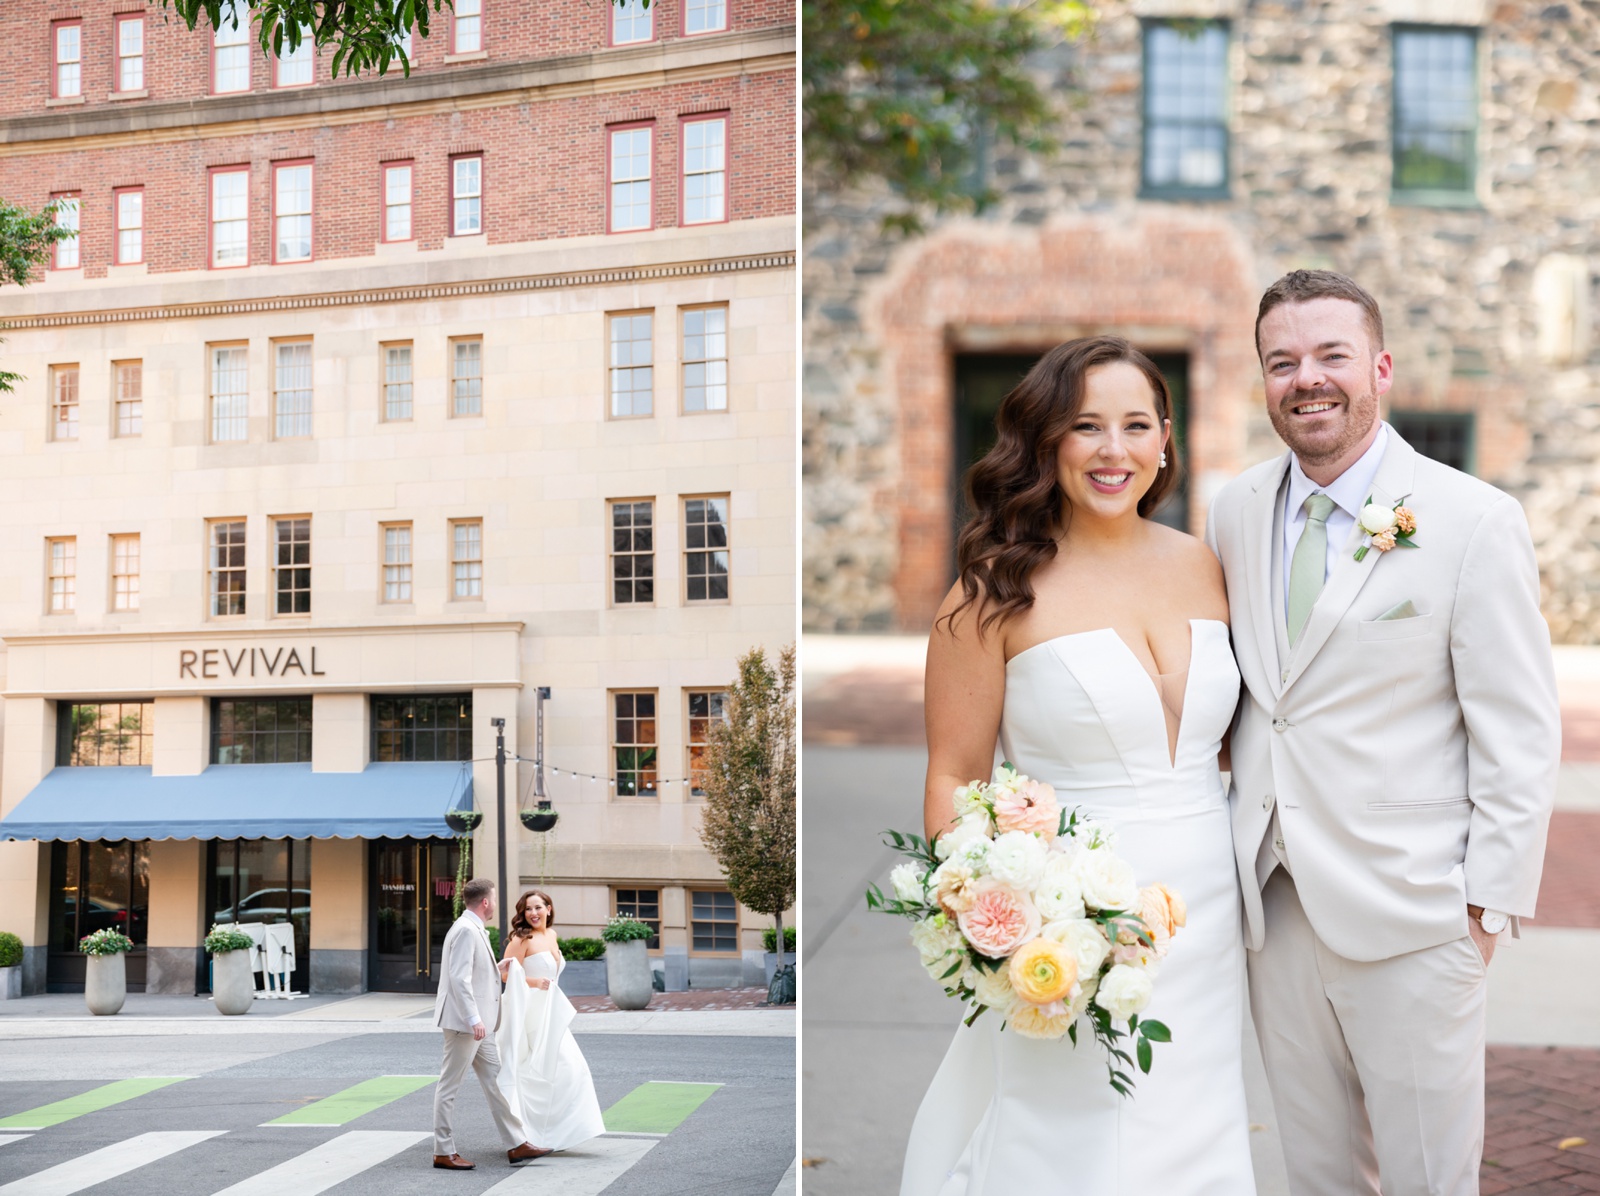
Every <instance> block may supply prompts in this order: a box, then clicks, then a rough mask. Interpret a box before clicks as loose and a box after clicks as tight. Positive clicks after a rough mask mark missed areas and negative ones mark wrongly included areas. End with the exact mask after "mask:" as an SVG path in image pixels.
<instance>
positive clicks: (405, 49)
mask: <svg viewBox="0 0 1600 1196" xmlns="http://www.w3.org/2000/svg"><path fill="white" fill-rule="evenodd" d="M395 45H397V46H399V47H400V52H401V53H402V54H404V55H405V56H406V61H407V62H409V63H411V64H412V65H415V64H416V59H415V58H414V57H413V56H412V52H411V30H410V28H407V29H406V31H405V32H404V33H402V34H401V35H400V40H399V41H397V42H396V43H395Z"/></svg>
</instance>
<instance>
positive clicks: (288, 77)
mask: <svg viewBox="0 0 1600 1196" xmlns="http://www.w3.org/2000/svg"><path fill="white" fill-rule="evenodd" d="M316 50H317V47H316V43H315V42H314V41H313V40H312V33H311V27H310V26H309V25H302V26H301V27H300V44H299V45H298V46H296V47H295V48H294V49H292V50H291V49H290V48H289V37H288V35H287V34H285V35H284V38H283V53H282V54H281V55H280V56H279V57H278V78H277V85H278V86H279V87H305V86H307V85H308V84H310V83H311V82H313V81H314V79H315V77H316V76H315V71H316Z"/></svg>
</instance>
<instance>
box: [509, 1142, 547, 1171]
mask: <svg viewBox="0 0 1600 1196" xmlns="http://www.w3.org/2000/svg"><path fill="white" fill-rule="evenodd" d="M549 1153H550V1151H548V1150H546V1149H545V1148H544V1147H542V1146H533V1145H530V1144H529V1143H527V1142H524V1143H523V1144H522V1145H521V1146H516V1147H513V1148H512V1149H510V1150H508V1151H506V1159H507V1160H508V1161H509V1162H510V1163H511V1165H512V1166H513V1167H515V1166H516V1165H517V1164H518V1163H531V1162H533V1160H534V1159H542V1158H544V1156H545V1155H547V1154H549Z"/></svg>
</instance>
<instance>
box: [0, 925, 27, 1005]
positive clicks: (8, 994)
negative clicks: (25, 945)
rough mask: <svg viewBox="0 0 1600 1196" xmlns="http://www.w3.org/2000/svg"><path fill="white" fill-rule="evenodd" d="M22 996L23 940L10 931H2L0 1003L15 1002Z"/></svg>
mask: <svg viewBox="0 0 1600 1196" xmlns="http://www.w3.org/2000/svg"><path fill="white" fill-rule="evenodd" d="M21 995H22V940H21V939H19V938H18V937H17V936H16V935H14V934H12V933H11V932H10V931H9V930H0V1001H14V1000H16V999H17V998H18V997H20V996H21Z"/></svg>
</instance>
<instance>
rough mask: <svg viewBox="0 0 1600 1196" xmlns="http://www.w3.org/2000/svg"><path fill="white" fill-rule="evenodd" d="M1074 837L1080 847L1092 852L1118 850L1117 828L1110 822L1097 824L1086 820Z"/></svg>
mask: <svg viewBox="0 0 1600 1196" xmlns="http://www.w3.org/2000/svg"><path fill="white" fill-rule="evenodd" d="M1074 837H1075V838H1076V839H1077V840H1078V844H1079V846H1081V847H1083V848H1085V849H1087V850H1090V851H1115V850H1116V849H1117V828H1116V827H1114V826H1112V825H1111V824H1110V823H1109V822H1096V821H1095V820H1094V819H1092V818H1085V819H1083V820H1082V821H1080V822H1079V823H1078V827H1077V830H1076V831H1075V832H1074Z"/></svg>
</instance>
